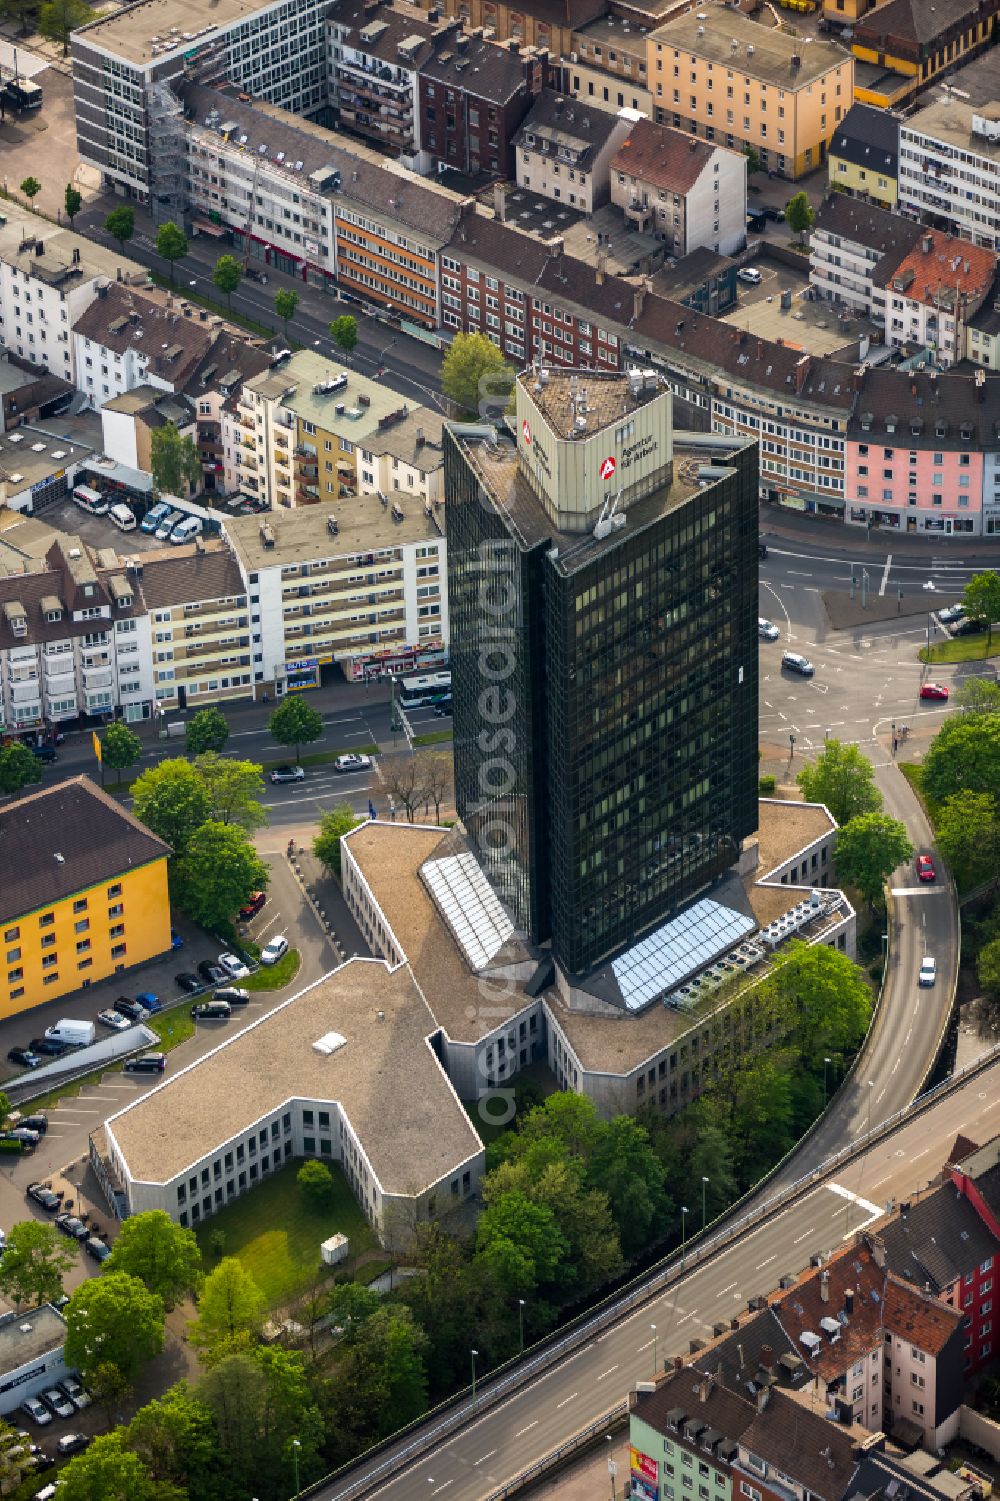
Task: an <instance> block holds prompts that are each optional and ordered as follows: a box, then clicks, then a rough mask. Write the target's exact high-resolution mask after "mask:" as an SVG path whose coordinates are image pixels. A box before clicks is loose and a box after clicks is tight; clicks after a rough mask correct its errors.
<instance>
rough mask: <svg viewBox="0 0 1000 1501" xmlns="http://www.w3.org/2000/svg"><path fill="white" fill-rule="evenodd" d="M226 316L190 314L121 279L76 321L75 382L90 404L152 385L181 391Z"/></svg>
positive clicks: (100, 292)
mask: <svg viewBox="0 0 1000 1501" xmlns="http://www.w3.org/2000/svg"><path fill="white" fill-rule="evenodd" d="M221 325H222V319H221V318H219V319H217V320H215V321H209V322H206V323H203V322H202V321H201V320H200V319H195V318H186V317H184V316H183V313H182V311H181V309H180V307H179V306H178V305H176V304H175V303H174V300H173V298H167V297H166V296H165V295H163V294H154V295H149V294H147V293H142V292H137V291H133V290H132V289H131V288H129V287H127V286H124V285H123V284H122V283H120V282H114V283H112V284H111V285H109V286H106V287H102V288H99V290H98V295H97V297H96V298H95V299H94V301H93V302H92V303H91V304H90V306H89V307H88V308H87V309H86V311H85V312H84V313H83V314H82V315H81V316H80V317H79V318H78V319H77V320H76V323H75V324H74V326H73V339H74V343H75V346H76V369H77V386H78V389H79V390H80V391H82V392H83V393H84V394H85V395H86V397H87V399H88V401H89V403H90V405H91V406H92V407H94V408H100V407H101V406H102V405H103V403H104V402H105V401H109V400H112V399H113V398H114V397H116V396H121V395H123V394H124V393H125V392H126V391H132V390H134V389H135V388H136V387H137V386H151V387H155V389H156V390H158V391H167V392H178V391H180V390H181V389H182V388H183V386H184V385H185V384H186V382H187V380H188V378H189V376H190V375H191V373H192V371H193V370H194V369H195V368H196V367H197V366H198V364H199V363H200V362H201V360H202V359H203V357H204V355H205V353H206V351H207V350H208V349H209V348H210V347H211V345H212V343H213V342H214V340H215V335H216V329H217V328H219V327H221Z"/></svg>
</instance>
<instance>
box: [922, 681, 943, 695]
mask: <svg viewBox="0 0 1000 1501" xmlns="http://www.w3.org/2000/svg"><path fill="white" fill-rule="evenodd" d="M920 697H921V698H947V697H948V689H947V688H946V687H945V686H944V684H943V683H921V685H920Z"/></svg>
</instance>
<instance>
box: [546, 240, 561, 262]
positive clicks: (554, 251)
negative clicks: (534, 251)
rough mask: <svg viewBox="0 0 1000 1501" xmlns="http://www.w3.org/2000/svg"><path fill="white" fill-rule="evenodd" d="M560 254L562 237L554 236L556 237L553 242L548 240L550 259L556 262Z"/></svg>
mask: <svg viewBox="0 0 1000 1501" xmlns="http://www.w3.org/2000/svg"><path fill="white" fill-rule="evenodd" d="M562 253H563V237H562V235H556V237H555V239H554V240H550V241H549V256H550V257H551V259H552V260H554V261H557V260H559V258H560V256H561V255H562Z"/></svg>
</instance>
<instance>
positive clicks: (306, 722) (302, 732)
mask: <svg viewBox="0 0 1000 1501" xmlns="http://www.w3.org/2000/svg"><path fill="white" fill-rule="evenodd" d="M323 728H324V726H323V716H322V715H321V714H319V713H317V711H316V710H315V709H314V708H313V707H312V705H311V704H307V703H306V701H305V699H304V698H301V697H299V696H298V695H291V694H290V695H289V696H288V697H287V698H286V699H285V701H284V703H282V704H279V705H278V707H277V708H276V709H275V711H274V713H273V714H272V715H271V718H270V720H269V721H268V729H269V730H270V731H271V738H272V739H273V740H276V741H277V742H278V744H279V745H294V747H295V759H296V761H298V760H299V752H300V749H301V747H302V746H303V745H309V744H310V743H311V742H312V741H313V740H319V739H320V737H321V736H322V734H323Z"/></svg>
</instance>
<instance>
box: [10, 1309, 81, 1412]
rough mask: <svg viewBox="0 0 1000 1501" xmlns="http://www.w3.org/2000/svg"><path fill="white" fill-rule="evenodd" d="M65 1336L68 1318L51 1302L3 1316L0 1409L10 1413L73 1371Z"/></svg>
mask: <svg viewBox="0 0 1000 1501" xmlns="http://www.w3.org/2000/svg"><path fill="white" fill-rule="evenodd" d="M65 1339H66V1323H65V1320H64V1319H63V1316H62V1314H61V1313H59V1312H58V1310H57V1309H55V1308H53V1307H52V1306H51V1304H49V1303H46V1304H43V1306H42V1307H41V1308H32V1309H29V1310H28V1312H26V1313H6V1314H4V1315H3V1317H2V1318H0V1413H2V1414H3V1415H4V1416H5V1417H6V1416H10V1415H11V1414H13V1413H14V1411H15V1409H16V1408H18V1407H19V1406H20V1404H21V1403H22V1402H23V1401H24V1399H25V1397H34V1396H37V1395H38V1393H39V1392H42V1391H47V1390H48V1389H49V1388H50V1387H53V1386H55V1384H56V1382H57V1381H61V1380H62V1379H63V1377H64V1376H68V1375H69V1368H68V1367H67V1365H66V1362H65V1360H64V1359H63V1344H64V1343H65ZM11 1421H12V1422H15V1419H14V1418H13V1417H11ZM15 1426H16V1422H15Z"/></svg>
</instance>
